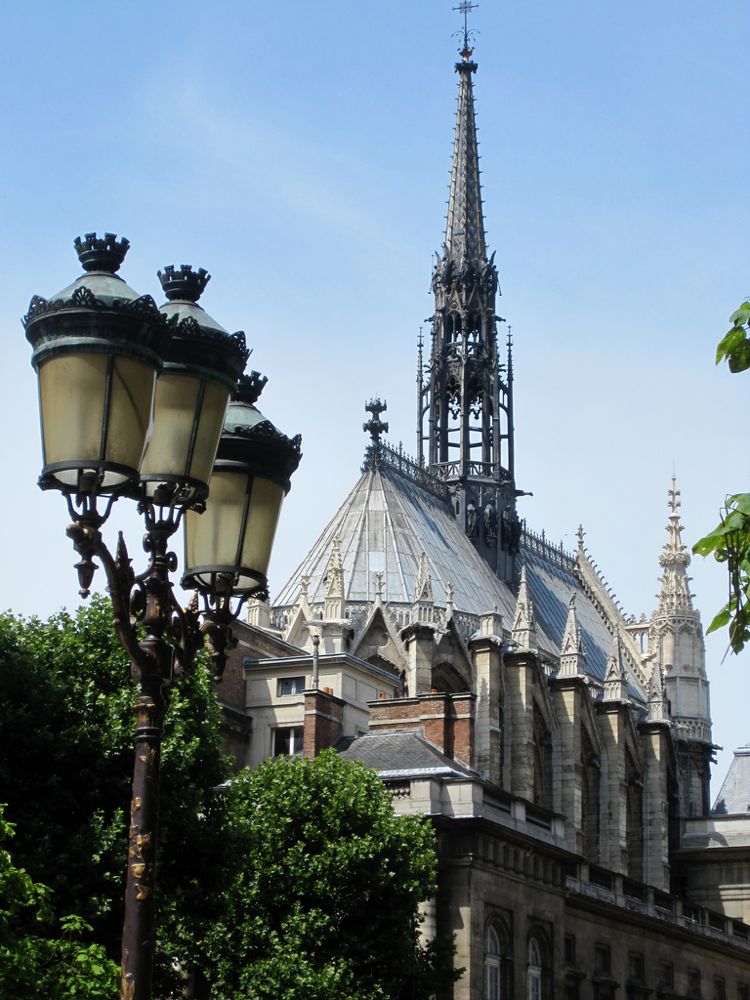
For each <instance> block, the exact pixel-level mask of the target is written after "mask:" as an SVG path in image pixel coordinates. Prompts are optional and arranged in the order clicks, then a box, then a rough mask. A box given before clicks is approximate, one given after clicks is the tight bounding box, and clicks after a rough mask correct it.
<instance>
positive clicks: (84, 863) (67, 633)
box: [0, 598, 229, 995]
mask: <svg viewBox="0 0 750 1000" xmlns="http://www.w3.org/2000/svg"><path fill="white" fill-rule="evenodd" d="M134 695H135V685H134V683H133V682H132V681H131V679H130V666H129V663H128V660H127V657H126V656H125V654H124V653H123V652H122V650H121V649H120V646H119V644H118V643H117V640H116V637H115V633H114V630H113V628H112V611H111V606H110V604H109V601H108V600H106V599H105V598H94V599H93V600H92V602H91V603H90V604H89V605H88V606H87V607H85V608H81V609H79V611H77V612H76V613H75V614H74V615H71V614H68V613H67V612H61V613H60V614H58V615H55V616H53V617H52V618H50V619H49V621H40V620H38V619H28V620H24V619H21V618H17V617H14V616H12V615H1V616H0V802H5V803H7V816H8V818H9V820H11V821H12V822H13V823H14V824H15V826H16V827H17V836H16V841H15V844H14V847H15V857H16V861H17V863H18V864H20V865H21V866H22V867H23V868H24V869H26V870H27V871H28V872H29V875H30V877H31V878H33V879H34V880H35V881H38V882H41V883H43V884H44V885H47V886H49V888H50V890H51V900H52V902H53V904H54V908H55V910H56V912H58V913H74V914H76V915H77V916H78V917H80V918H81V919H82V920H83V921H85V922H86V923H87V924H90V925H91V926H92V928H93V932H94V937H95V940H97V941H99V942H101V943H102V944H104V945H105V946H106V949H107V952H108V954H109V955H110V956H111V957H113V958H115V959H118V960H119V941H120V932H121V928H122V898H123V892H124V875H125V862H126V846H127V816H128V808H129V802H130V779H131V773H132V761H133V750H132V734H133V717H132V711H131V707H132V704H133V700H134ZM228 773H229V768H228V763H227V761H226V759H225V758H224V756H223V754H222V752H221V745H220V735H219V708H218V705H217V702H216V695H215V688H214V685H213V681H212V680H211V677H210V672H209V670H208V669H207V668H205V667H204V666H203V665H202V664H199V665H198V667H197V669H196V670H195V672H194V674H192V675H191V676H189V677H185V678H183V679H182V681H181V683H180V685H179V687H178V688H176V689H175V690H174V692H173V695H172V698H171V702H170V707H169V711H168V713H167V719H166V722H165V740H164V746H163V754H162V770H161V792H162V812H161V815H162V821H161V829H160V838H159V843H160V855H159V904H160V907H159V909H160V934H159V949H160V953H159V958H158V965H159V969H158V970H157V981H158V982H159V984H160V986H159V988H160V989H161V990H162V991H164V992H166V991H167V990H168V989H170V988H172V986H173V984H174V980H175V972H174V963H173V961H172V956H174V955H175V954H178V955H188V956H189V955H190V954H191V950H194V949H195V947H196V943H195V934H196V933H197V930H195V929H194V924H193V922H192V920H191V914H192V913H194V912H196V909H197V908H199V907H200V902H201V900H202V898H203V896H204V894H205V882H204V881H203V879H204V876H205V877H206V878H207V879H210V877H211V871H212V865H214V864H218V863H220V862H219V859H216V851H215V845H214V836H213V834H212V833H211V831H209V830H208V829H207V825H206V823H205V821H204V820H203V819H202V818H201V817H203V816H205V814H206V812H207V811H208V807H209V802H210V800H211V797H212V795H213V794H214V793H213V791H212V789H213V788H214V787H215V786H217V785H219V784H221V783H222V782H223V781H224V780H225V779H226V777H227V775H228ZM0 995H2V994H0Z"/></svg>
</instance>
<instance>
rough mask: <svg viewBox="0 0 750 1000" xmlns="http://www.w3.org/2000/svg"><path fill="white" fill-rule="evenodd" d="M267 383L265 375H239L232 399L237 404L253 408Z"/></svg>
mask: <svg viewBox="0 0 750 1000" xmlns="http://www.w3.org/2000/svg"><path fill="white" fill-rule="evenodd" d="M267 381H268V376H267V375H261V373H260V372H256V371H252V372H250V374H249V375H240V377H239V378H238V379H237V385H236V386H235V389H234V393H233V394H232V399H233V400H234V401H235V402H237V403H247V404H248V405H249V406H254V405H255V404H256V403H257V402H258V398H259V397H260V394H261V393H262V392H263V388H264V386H265V384H266V382H267Z"/></svg>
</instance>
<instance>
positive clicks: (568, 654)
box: [558, 591, 586, 677]
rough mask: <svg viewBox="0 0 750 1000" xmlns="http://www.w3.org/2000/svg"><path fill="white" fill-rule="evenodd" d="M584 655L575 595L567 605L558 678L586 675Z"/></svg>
mask: <svg viewBox="0 0 750 1000" xmlns="http://www.w3.org/2000/svg"><path fill="white" fill-rule="evenodd" d="M585 664H586V654H585V652H584V649H583V638H582V636H581V629H580V627H579V625H578V618H577V617H576V595H575V591H574V592H573V594H572V595H571V598H570V603H569V604H568V619H567V621H566V622H565V631H564V633H563V637H562V643H561V645H560V671H559V673H558V677H580V676H583V675H584V674H585V673H586V670H585Z"/></svg>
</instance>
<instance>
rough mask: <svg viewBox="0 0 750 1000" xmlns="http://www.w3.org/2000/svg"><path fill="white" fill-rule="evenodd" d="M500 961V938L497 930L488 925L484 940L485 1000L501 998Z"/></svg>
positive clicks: (501, 961)
mask: <svg viewBox="0 0 750 1000" xmlns="http://www.w3.org/2000/svg"><path fill="white" fill-rule="evenodd" d="M502 963H503V958H502V954H501V952H500V938H499V936H498V933H497V931H496V930H495V928H494V927H493V926H492V924H490V925H489V927H488V928H487V934H486V937H485V941H484V997H485V1000H501V997H502Z"/></svg>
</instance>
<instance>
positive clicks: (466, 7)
mask: <svg viewBox="0 0 750 1000" xmlns="http://www.w3.org/2000/svg"><path fill="white" fill-rule="evenodd" d="M478 6H479V4H478V3H468V2H467V0H461V3H460V4H459V5H458V7H454V8H453V9H454V10H457V11H458V12H459V14H463V16H464V49H468V47H469V11H470V10H476V9H477V7H478ZM461 55H463V52H462V53H461ZM469 55H471V53H469Z"/></svg>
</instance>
